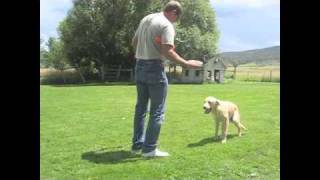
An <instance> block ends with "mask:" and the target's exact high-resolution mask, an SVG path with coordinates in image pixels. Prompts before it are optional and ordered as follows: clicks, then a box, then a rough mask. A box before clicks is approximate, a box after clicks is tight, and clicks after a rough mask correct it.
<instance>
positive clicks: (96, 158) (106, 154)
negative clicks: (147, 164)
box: [81, 149, 148, 164]
mask: <svg viewBox="0 0 320 180" xmlns="http://www.w3.org/2000/svg"><path fill="white" fill-rule="evenodd" d="M81 158H82V159H83V160H87V161H90V162H93V163H96V164H117V163H127V162H135V161H138V160H148V158H142V157H141V155H135V154H132V153H131V152H130V151H125V150H113V151H105V150H104V149H102V150H97V151H89V152H85V153H83V154H82V155H81Z"/></svg>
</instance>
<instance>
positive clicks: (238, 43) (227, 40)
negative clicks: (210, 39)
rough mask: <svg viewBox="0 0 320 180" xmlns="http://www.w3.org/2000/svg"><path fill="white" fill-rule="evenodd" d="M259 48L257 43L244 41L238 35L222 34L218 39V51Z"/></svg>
mask: <svg viewBox="0 0 320 180" xmlns="http://www.w3.org/2000/svg"><path fill="white" fill-rule="evenodd" d="M257 48H260V46H259V45H256V44H252V43H248V42H244V41H243V40H241V39H240V38H239V37H236V36H232V35H224V36H223V37H222V38H221V40H220V45H219V51H220V52H230V51H244V50H251V49H257Z"/></svg>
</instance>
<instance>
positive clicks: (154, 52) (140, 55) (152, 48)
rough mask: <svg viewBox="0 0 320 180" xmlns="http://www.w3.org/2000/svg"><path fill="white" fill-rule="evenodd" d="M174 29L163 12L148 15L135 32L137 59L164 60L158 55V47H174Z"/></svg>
mask: <svg viewBox="0 0 320 180" xmlns="http://www.w3.org/2000/svg"><path fill="white" fill-rule="evenodd" d="M174 36H175V29H174V26H173V24H172V23H171V22H170V21H169V20H168V19H167V18H166V17H165V16H164V14H163V12H159V13H154V14H149V15H147V16H146V17H144V18H143V19H142V20H141V21H140V24H139V27H138V29H137V30H136V32H135V37H136V38H137V40H138V41H137V48H136V54H135V57H136V58H137V59H145V60H148V59H163V60H164V59H165V58H164V57H162V56H161V54H160V45H161V44H169V45H172V46H174Z"/></svg>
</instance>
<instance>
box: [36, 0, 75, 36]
mask: <svg viewBox="0 0 320 180" xmlns="http://www.w3.org/2000/svg"><path fill="white" fill-rule="evenodd" d="M71 7H72V0H41V1H40V33H41V37H42V38H43V39H45V40H47V39H48V38H49V36H54V37H57V27H58V25H59V22H60V21H61V20H63V18H64V17H66V15H67V12H68V10H69V9H70V8H71Z"/></svg>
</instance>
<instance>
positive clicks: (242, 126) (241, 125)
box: [239, 123, 248, 130]
mask: <svg viewBox="0 0 320 180" xmlns="http://www.w3.org/2000/svg"><path fill="white" fill-rule="evenodd" d="M239 125H240V127H241V128H242V129H244V130H248V129H247V128H246V127H244V125H243V124H241V123H239Z"/></svg>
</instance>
